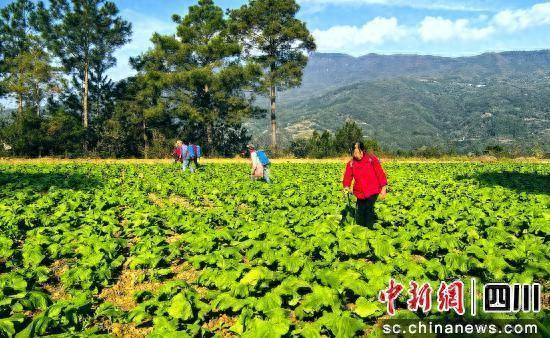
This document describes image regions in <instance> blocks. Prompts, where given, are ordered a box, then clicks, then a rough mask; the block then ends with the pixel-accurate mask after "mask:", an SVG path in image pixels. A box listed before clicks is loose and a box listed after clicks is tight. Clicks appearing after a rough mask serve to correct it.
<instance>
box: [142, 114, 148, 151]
mask: <svg viewBox="0 0 550 338" xmlns="http://www.w3.org/2000/svg"><path fill="white" fill-rule="evenodd" d="M143 156H144V157H145V158H149V140H148V139H147V124H146V123H145V117H143Z"/></svg>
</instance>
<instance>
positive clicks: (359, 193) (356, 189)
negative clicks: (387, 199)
mask: <svg viewBox="0 0 550 338" xmlns="http://www.w3.org/2000/svg"><path fill="white" fill-rule="evenodd" d="M352 181H354V184H353V194H354V195H355V197H357V198H358V199H365V198H369V197H370V196H372V195H376V194H379V193H380V191H381V190H382V187H383V186H385V185H387V184H388V180H387V179H386V174H385V173H384V169H382V166H381V165H380V161H379V160H378V158H377V157H376V156H374V155H369V154H365V155H364V156H363V158H362V159H361V160H360V161H357V160H356V159H352V160H351V161H349V162H348V164H347V166H346V172H345V173H344V180H343V182H342V183H343V184H344V187H346V188H347V187H349V186H350V185H351V182H352Z"/></svg>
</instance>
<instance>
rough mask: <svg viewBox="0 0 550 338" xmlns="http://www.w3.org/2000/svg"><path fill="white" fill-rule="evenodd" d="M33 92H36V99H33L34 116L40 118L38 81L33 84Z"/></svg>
mask: <svg viewBox="0 0 550 338" xmlns="http://www.w3.org/2000/svg"><path fill="white" fill-rule="evenodd" d="M35 90H36V99H35V101H36V115H37V116H38V117H40V99H39V97H40V92H39V90H40V88H39V86H38V81H37V82H36V84H35Z"/></svg>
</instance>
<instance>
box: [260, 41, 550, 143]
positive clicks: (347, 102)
mask: <svg viewBox="0 0 550 338" xmlns="http://www.w3.org/2000/svg"><path fill="white" fill-rule="evenodd" d="M279 107H280V108H279V109H280V110H279V111H280V114H279V116H280V117H281V119H280V126H281V127H283V128H284V131H283V134H286V136H287V138H289V137H296V136H297V135H298V136H305V135H308V134H309V133H311V131H312V130H314V129H317V130H321V129H329V130H334V129H335V128H336V127H338V126H339V125H341V124H342V123H343V122H344V121H345V120H346V119H353V120H356V121H358V122H359V123H360V124H361V125H362V127H363V129H364V130H365V132H366V134H367V135H369V136H373V137H375V138H377V139H378V140H379V141H380V142H381V143H382V144H383V145H384V146H386V147H389V148H394V149H414V148H417V147H421V146H423V145H434V144H438V145H441V146H444V147H453V148H455V149H457V150H459V151H471V150H479V149H480V148H482V147H484V146H486V145H493V144H502V145H507V146H510V147H521V148H525V147H532V146H533V145H540V146H541V147H546V148H548V147H549V146H550V145H549V143H548V142H549V141H548V140H549V139H550V137H549V136H550V50H545V51H535V52H504V53H487V54H482V55H478V56H473V57H460V58H447V57H437V56H421V55H376V54H369V55H365V56H362V57H358V58H354V57H351V56H348V55H343V54H320V53H317V54H313V55H312V56H311V58H310V62H309V64H308V66H307V68H306V70H305V73H304V79H303V84H302V86H301V87H300V88H297V89H293V90H290V91H287V92H284V93H281V100H280V105H279ZM266 126H267V122H266V121H254V122H253V123H252V124H251V125H250V127H251V129H252V130H253V131H254V134H255V135H262V134H263V135H265V134H266V133H267V129H266V128H265V127H266Z"/></svg>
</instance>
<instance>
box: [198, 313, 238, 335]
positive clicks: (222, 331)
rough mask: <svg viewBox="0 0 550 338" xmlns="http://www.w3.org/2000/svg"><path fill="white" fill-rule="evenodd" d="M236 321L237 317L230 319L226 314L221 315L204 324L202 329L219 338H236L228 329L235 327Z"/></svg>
mask: <svg viewBox="0 0 550 338" xmlns="http://www.w3.org/2000/svg"><path fill="white" fill-rule="evenodd" d="M237 319H238V318H237V317H230V316H228V315H226V314H222V315H220V316H219V317H216V318H212V319H211V320H209V321H208V322H207V323H204V324H203V327H204V328H207V329H209V330H210V331H212V332H215V333H216V334H217V336H218V337H221V338H229V337H237V335H236V334H235V333H233V332H231V331H229V329H230V328H231V327H232V326H233V325H235V323H236V322H237Z"/></svg>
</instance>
